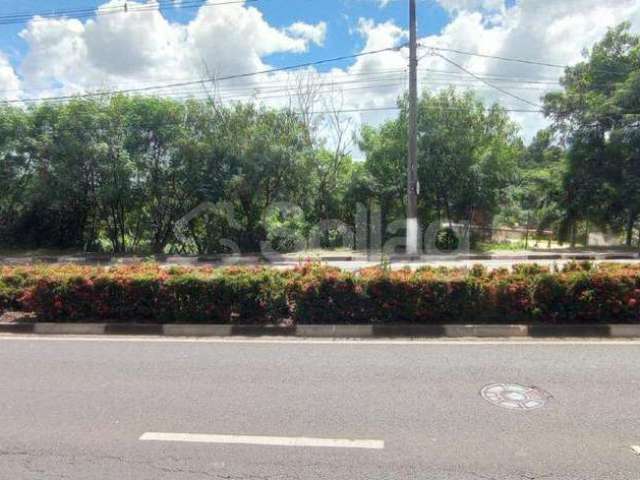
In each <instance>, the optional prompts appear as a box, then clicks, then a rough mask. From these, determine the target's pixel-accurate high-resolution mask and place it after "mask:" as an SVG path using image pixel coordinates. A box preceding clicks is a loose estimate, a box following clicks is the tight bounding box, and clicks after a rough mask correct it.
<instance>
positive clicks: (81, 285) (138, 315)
mask: <svg viewBox="0 0 640 480" xmlns="http://www.w3.org/2000/svg"><path fill="white" fill-rule="evenodd" d="M2 309H20V310H23V311H30V312H34V313H36V314H37V317H38V318H39V319H40V320H42V321H60V322H94V321H95V322H104V321H116V322H162V323H250V324H260V323H268V324H274V323H276V324H277V323H289V324H291V323H307V324H309V323H311V324H313V323H317V324H322V323H332V324H335V323H345V324H348V323H379V324H383V323H394V322H409V323H423V324H438V323H516V322H518V323H565V324H566V323H640V267H638V266H628V265H627V266H624V265H601V266H599V267H597V268H595V267H593V266H591V265H589V264H583V265H578V264H572V265H569V266H567V267H566V268H565V269H564V270H562V271H550V270H549V269H546V268H543V267H540V266H537V265H519V266H516V267H515V268H514V269H513V271H507V270H496V271H491V272H488V271H486V270H485V269H484V268H482V267H480V266H476V267H473V268H472V269H470V270H467V269H436V268H422V269H419V270H417V271H415V272H412V271H410V270H401V271H396V272H391V271H387V270H385V269H366V270H362V271H360V272H358V273H348V272H342V271H340V270H337V269H332V268H327V267H321V266H319V265H314V264H309V265H304V266H301V267H299V268H296V269H294V270H290V271H278V270H275V269H268V268H228V269H207V268H201V269H186V268H171V269H163V268H161V267H160V266H158V265H155V264H145V265H139V266H129V267H117V268H115V267H114V268H89V267H78V266H61V267H46V266H36V267H29V268H4V269H2V270H0V310H2Z"/></svg>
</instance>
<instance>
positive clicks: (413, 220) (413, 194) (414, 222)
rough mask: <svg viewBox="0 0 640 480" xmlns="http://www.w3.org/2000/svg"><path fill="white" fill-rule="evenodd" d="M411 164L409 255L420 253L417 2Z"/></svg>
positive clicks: (412, 10)
mask: <svg viewBox="0 0 640 480" xmlns="http://www.w3.org/2000/svg"><path fill="white" fill-rule="evenodd" d="M409 28H410V36H409V162H408V165H407V254H409V255H415V254H417V253H418V159H417V156H418V125H417V123H418V33H417V27H416V0H409Z"/></svg>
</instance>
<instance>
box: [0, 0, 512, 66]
mask: <svg viewBox="0 0 640 480" xmlns="http://www.w3.org/2000/svg"><path fill="white" fill-rule="evenodd" d="M214 1H218V0H214ZM515 1H516V0H507V5H513V4H514V3H515ZM18 3H19V5H18ZM102 3H104V2H101V1H96V0H20V2H16V1H15V0H0V16H3V15H14V14H16V13H23V12H24V13H27V12H28V13H34V12H56V11H64V10H73V9H83V8H86V7H97V6H98V5H100V4H102ZM407 3H408V2H407V1H405V0H390V1H389V2H388V4H387V5H385V6H384V7H380V5H379V3H378V1H377V0H260V1H258V2H255V3H253V4H251V6H254V7H256V8H258V9H259V10H260V11H261V12H262V13H263V15H264V16H265V19H266V20H267V21H268V22H269V23H270V24H271V25H273V26H276V27H286V26H287V25H290V24H292V23H294V22H296V21H304V22H306V23H311V24H315V23H318V22H321V21H323V22H326V23H327V25H328V31H327V38H326V41H325V44H324V45H323V46H317V45H312V46H311V47H310V48H309V51H308V52H306V53H303V54H299V53H296V54H289V53H284V54H283V53H280V54H274V55H270V56H267V57H265V60H266V61H267V62H268V63H270V64H273V65H278V66H281V65H285V64H288V63H291V62H292V61H294V59H295V61H306V60H307V59H310V60H315V59H318V58H324V57H332V56H339V55H343V54H345V53H353V52H357V51H360V50H361V48H362V45H363V42H364V39H363V38H362V37H361V36H358V35H354V30H356V28H357V25H358V19H360V18H370V19H372V20H374V21H375V22H384V21H388V20H392V21H394V22H395V23H396V24H397V25H399V26H402V27H404V28H406V27H407V24H408V18H407V15H408V13H407V12H408V9H407ZM208 8H224V7H208ZM162 11H163V14H164V15H165V16H166V17H167V19H169V20H170V21H172V22H180V23H187V22H189V21H190V20H191V19H193V17H194V16H195V15H196V13H197V11H198V9H197V8H181V7H179V6H168V7H166V8H162ZM418 15H419V34H420V36H427V35H432V34H437V33H439V32H440V31H441V30H442V29H443V28H444V27H445V26H446V25H447V24H448V23H449V22H450V21H451V19H452V14H451V13H450V12H447V11H446V10H445V9H444V8H443V7H441V6H440V4H439V3H437V2H436V1H435V0H418ZM69 17H70V18H73V16H72V15H70V16H69ZM24 28H25V24H10V25H0V49H1V50H2V51H4V53H5V54H6V55H7V56H8V57H9V58H10V60H11V62H12V63H13V64H14V65H16V66H17V64H18V63H19V62H20V59H21V58H22V57H23V56H24V55H25V53H26V51H27V48H28V47H27V44H26V42H25V41H24V40H22V39H21V38H20V36H19V33H20V31H21V30H23V29H24ZM342 66H344V64H343V65H342Z"/></svg>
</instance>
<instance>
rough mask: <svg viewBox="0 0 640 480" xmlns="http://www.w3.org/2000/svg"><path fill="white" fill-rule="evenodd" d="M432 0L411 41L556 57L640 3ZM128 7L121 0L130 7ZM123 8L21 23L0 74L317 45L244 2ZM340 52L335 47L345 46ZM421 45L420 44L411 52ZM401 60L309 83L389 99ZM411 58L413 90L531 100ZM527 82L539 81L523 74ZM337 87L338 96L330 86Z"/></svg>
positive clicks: (254, 57)
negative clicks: (441, 22) (417, 73)
mask: <svg viewBox="0 0 640 480" xmlns="http://www.w3.org/2000/svg"><path fill="white" fill-rule="evenodd" d="M120 1H121V0H113V1H112V2H109V3H107V4H105V5H104V6H103V8H104V7H106V6H109V5H113V4H114V2H115V4H116V5H119V4H120ZM439 2H440V4H441V5H443V6H445V7H446V8H448V9H449V11H450V12H451V15H452V19H451V21H450V22H449V24H448V25H447V26H446V27H445V28H444V29H443V30H442V31H441V32H440V33H439V34H437V35H432V36H429V37H427V38H423V39H421V40H420V42H421V44H426V45H431V46H440V47H450V48H456V49H460V50H465V51H469V52H475V53H482V54H490V55H500V56H507V57H516V58H529V59H538V60H542V61H545V62H549V63H558V64H567V63H572V62H576V61H578V60H580V58H581V52H582V50H583V49H584V48H587V47H590V46H591V45H592V44H593V43H594V42H595V41H597V40H598V39H600V38H602V36H603V35H604V33H605V32H606V29H607V27H610V26H614V25H616V24H618V23H620V22H621V21H624V20H630V21H631V22H632V24H633V29H634V30H635V31H639V30H640V1H639V0H562V1H557V2H545V6H544V8H541V7H540V0H519V1H518V3H517V4H516V6H513V7H510V8H505V7H504V2H503V1H502V0H439ZM135 5H136V4H135V2H130V6H132V7H133V6H135ZM145 5H148V4H145ZM132 10H133V9H132V8H130V9H129V12H128V13H124V12H123V13H119V14H113V15H104V16H100V17H98V18H96V19H94V20H89V21H86V22H80V21H78V20H53V19H40V20H39V21H37V22H31V23H30V24H29V25H28V26H27V28H26V29H25V30H24V31H23V32H22V33H21V36H22V38H23V39H24V40H25V41H26V43H27V45H28V53H27V55H26V57H25V58H24V60H23V61H22V63H21V65H20V66H19V68H18V70H19V73H20V76H21V80H22V82H21V81H20V80H18V77H17V76H16V73H15V72H14V71H13V68H11V67H10V66H9V64H8V63H7V62H6V60H5V61H4V62H3V60H2V58H1V57H0V82H2V83H3V84H6V85H10V87H11V88H14V89H18V88H22V89H23V91H26V92H27V95H29V96H34V95H42V96H47V95H51V94H59V93H70V92H80V91H85V90H92V89H96V88H99V87H103V88H105V89H107V88H131V87H136V86H141V85H142V86H146V85H154V84H162V83H170V82H175V81H180V80H191V79H197V78H200V77H201V76H202V75H203V73H204V71H205V66H206V70H207V71H208V72H209V73H210V74H212V75H216V76H225V75H231V74H237V73H247V72H253V71H260V70H265V69H268V68H270V67H269V65H268V64H267V63H266V60H265V57H266V56H267V55H270V54H274V53H286V52H289V53H300V52H305V51H307V49H308V48H309V45H310V44H311V43H314V44H318V45H322V44H323V43H324V40H325V37H326V35H327V25H326V24H325V23H319V24H317V25H310V24H306V23H303V22H296V23H293V24H292V25H290V26H289V27H284V28H276V27H275V26H273V25H271V24H270V23H268V22H267V20H266V19H265V18H264V17H263V15H262V13H261V12H260V11H259V10H258V9H256V8H253V7H250V6H247V5H244V4H230V5H225V6H224V7H219V8H201V9H200V10H199V11H198V12H197V14H196V16H195V18H194V19H193V20H192V21H190V22H189V23H188V24H185V25H183V24H177V23H172V22H169V21H168V20H167V19H166V18H165V17H164V16H163V15H162V14H161V12H160V11H154V12H145V13H142V12H137V13H136V12H135V11H132ZM421 20H422V21H424V19H421ZM357 33H358V35H360V36H361V37H362V38H363V40H364V42H363V43H364V45H363V47H362V50H379V49H383V48H387V47H397V46H399V45H402V44H403V43H404V42H405V41H406V39H407V32H406V31H405V30H404V29H403V28H401V27H399V26H398V25H396V24H395V23H394V22H392V21H386V22H379V23H376V22H374V21H373V20H369V19H361V20H359V22H358V24H357ZM349 50H350V48H349V47H348V46H345V47H344V51H349ZM425 53H427V52H426V51H425V50H421V51H420V54H421V55H423V54H425ZM443 54H444V55H446V56H447V57H450V58H451V59H452V60H454V61H456V62H458V63H460V64H461V65H464V67H465V68H468V69H469V70H472V71H474V72H476V73H478V74H482V75H488V76H492V77H490V78H491V79H492V81H494V82H495V83H497V84H499V85H500V86H501V87H503V88H505V89H507V90H510V91H513V92H514V93H515V94H517V95H519V96H523V97H525V98H526V99H527V100H529V101H532V102H539V101H540V97H541V95H543V94H544V92H545V91H548V90H549V89H551V88H553V83H554V81H556V80H557V79H558V78H559V76H560V75H561V74H562V70H560V69H553V68H546V67H540V66H531V65H526V64H521V63H508V62H502V61H497V60H491V59H487V58H481V57H471V56H463V55H458V54H455V53H445V52H443ZM326 56H331V54H327V55H326ZM407 64H408V58H407V51H406V49H405V48H402V49H399V50H397V51H387V52H383V53H380V54H377V55H370V56H363V57H359V58H358V59H357V60H356V61H355V62H354V63H353V64H352V65H351V66H350V67H347V68H341V69H339V68H336V69H333V70H331V71H330V72H329V73H324V74H322V75H320V82H321V83H323V84H324V85H325V87H323V89H324V91H325V92H327V91H328V87H326V85H332V84H335V87H331V95H333V96H334V97H336V98H337V99H338V100H337V102H338V103H339V104H340V105H342V108H344V109H358V108H378V107H388V106H390V105H394V104H395V101H396V99H397V97H398V95H400V94H401V93H402V92H403V91H404V89H405V88H406V74H405V73H404V71H405V69H406V67H407ZM420 67H421V69H422V71H421V77H422V80H421V86H422V87H424V88H430V89H432V90H438V89H440V88H445V87H446V86H447V85H449V84H454V85H456V86H457V87H459V88H470V87H473V88H476V89H477V91H478V92H479V94H480V95H481V96H482V98H483V99H485V100H486V101H487V102H493V101H499V102H501V103H502V104H503V105H505V106H507V107H512V108H519V109H521V108H525V109H528V108H531V107H530V106H529V105H527V104H524V103H522V102H519V101H518V100H516V99H514V98H509V97H507V96H505V95H504V94H502V93H500V92H497V91H496V90H493V89H491V88H490V87H488V86H486V85H483V84H481V83H479V82H477V81H475V80H474V79H472V78H471V77H469V76H468V75H466V74H465V73H462V72H461V71H459V70H457V69H456V67H454V66H453V65H450V64H448V63H447V62H445V61H444V60H442V59H440V58H437V57H432V56H426V57H424V58H422V60H421V63H420ZM424 69H431V70H438V72H434V71H425V70H424ZM443 71H444V72H449V73H443ZM505 76H506V77H510V78H509V79H505V78H504V77H505ZM532 79H535V80H537V81H538V82H541V83H535V84H531V83H527V82H526V80H532ZM287 82H290V77H289V75H288V74H284V73H280V74H277V75H262V76H260V77H255V78H249V79H244V80H238V81H233V82H223V83H222V84H221V85H220V88H221V89H223V90H225V92H224V95H225V96H226V97H227V98H230V97H234V98H239V97H242V98H244V99H248V98H250V97H248V96H250V95H251V94H252V93H255V94H257V95H259V96H261V97H262V98H264V99H265V100H264V101H265V102H268V103H270V104H275V105H283V104H287V103H288V102H289V99H288V98H286V93H287V92H286V91H283V85H284V86H286V85H287ZM345 82H349V83H348V84H346V83H345ZM8 88H9V87H7V89H8ZM199 88H200V87H191V88H184V89H180V91H179V93H189V92H192V93H197V92H198V91H200V90H198V89H199ZM340 89H342V93H338V94H336V92H339V91H340ZM172 93H176V90H173V92H172ZM324 95H325V97H326V96H328V95H329V94H328V93H325V94H324ZM392 115H394V114H393V113H380V112H378V113H363V114H354V118H355V119H357V120H358V121H360V120H362V121H367V122H374V123H376V122H380V121H381V120H383V119H384V118H389V117H390V116H392ZM513 118H514V119H516V120H517V121H519V122H520V123H521V124H522V126H523V131H524V133H525V135H526V137H527V138H530V137H531V136H532V135H533V134H534V133H535V131H536V130H537V129H538V128H540V127H542V126H544V125H546V121H545V119H544V118H543V117H542V116H541V115H538V114H527V113H520V114H519V113H513ZM356 123H357V122H356Z"/></svg>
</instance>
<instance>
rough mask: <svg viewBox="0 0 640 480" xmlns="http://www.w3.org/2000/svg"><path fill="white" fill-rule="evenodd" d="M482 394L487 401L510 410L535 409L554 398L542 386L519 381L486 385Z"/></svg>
mask: <svg viewBox="0 0 640 480" xmlns="http://www.w3.org/2000/svg"><path fill="white" fill-rule="evenodd" d="M480 395H482V398H484V399H485V400H486V401H487V402H489V403H492V404H493V405H495V406H497V407H501V408H506V409H508V410H535V409H537V408H541V407H544V406H545V405H546V403H547V402H548V401H549V400H551V399H552V398H553V397H552V396H551V394H549V393H548V392H545V391H544V390H542V389H541V388H538V387H526V386H524V385H518V384H517V383H493V384H491V385H487V386H486V387H484V388H483V389H482V390H481V391H480Z"/></svg>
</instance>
